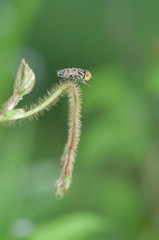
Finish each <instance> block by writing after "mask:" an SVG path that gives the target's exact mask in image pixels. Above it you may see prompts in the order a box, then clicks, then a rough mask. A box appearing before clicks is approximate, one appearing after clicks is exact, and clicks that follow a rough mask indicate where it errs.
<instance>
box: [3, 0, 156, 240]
mask: <svg viewBox="0 0 159 240" xmlns="http://www.w3.org/2000/svg"><path fill="white" fill-rule="evenodd" d="M158 12H159V1H156V0H151V1H150V0H144V1H140V0H98V1H97V0H76V1H75V0H65V1H64V0H52V1H51V0H45V1H44V0H34V1H33V0H10V1H9V0H5V1H2V0H1V1H0V103H1V104H3V103H4V102H5V101H6V100H7V99H8V98H9V96H10V95H11V93H12V88H13V83H14V78H15V75H16V71H17V69H18V66H19V63H20V61H21V59H22V58H23V57H25V59H26V61H27V62H28V63H29V66H30V67H31V68H32V69H33V70H34V72H35V75H36V85H35V87H34V90H33V91H32V93H31V94H29V95H27V96H26V97H25V98H24V101H23V102H22V103H20V104H19V107H22V106H25V105H26V104H29V103H30V102H36V100H37V99H38V98H39V97H40V96H42V95H43V94H45V93H46V90H48V89H50V88H51V86H52V84H54V83H58V82H59V79H58V78H57V76H56V71H57V70H58V69H62V68H67V67H80V68H83V69H88V70H90V71H91V73H92V75H93V79H92V80H91V81H90V82H89V84H90V85H91V88H88V87H86V86H85V85H82V84H80V86H81V89H82V102H83V103H82V134H81V141H80V144H79V150H78V154H77V157H76V163H75V166H74V171H73V181H72V184H71V188H70V190H69V193H68V194H67V195H66V196H65V197H64V198H63V199H62V200H60V201H58V200H56V198H55V196H54V194H53V184H54V182H55V180H56V179H57V178H58V177H59V174H60V169H59V163H60V156H61V154H62V151H63V148H64V144H65V142H66V139H67V112H68V99H67V97H64V98H62V99H61V101H60V102H59V103H58V105H57V106H55V107H54V108H53V109H52V110H51V111H50V112H49V113H46V114H45V116H43V117H40V118H39V121H32V122H29V121H25V122H24V124H22V125H21V126H19V125H16V126H15V127H11V128H5V127H2V126H1V127H0V146H1V147H0V149H1V150H0V240H16V239H25V240H53V239H55V240H97V239H98V240H107V239H109V240H150V239H151V240H158V239H159V147H158V146H159V14H158Z"/></svg>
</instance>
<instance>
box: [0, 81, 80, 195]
mask: <svg viewBox="0 0 159 240" xmlns="http://www.w3.org/2000/svg"><path fill="white" fill-rule="evenodd" d="M20 87H21V86H20ZM65 93H67V94H68V96H69V131H68V141H67V143H66V145H65V149H64V154H63V155H62V158H61V175H60V178H59V180H57V182H56V184H55V193H56V196H57V198H58V199H61V198H62V197H63V195H64V194H65V193H66V192H67V191H68V189H69V186H70V183H71V177H72V169H73V163H74V160H75V153H76V150H77V146H78V142H79V136H80V125H81V124H80V108H81V107H80V106H81V101H80V89H79V87H77V86H76V85H75V84H74V83H73V82H69V81H68V82H65V83H61V84H60V85H58V86H57V87H56V88H54V89H52V91H51V93H48V97H46V98H45V99H44V100H43V101H40V102H39V103H38V104H37V106H35V107H33V108H31V109H30V110H28V111H25V110H24V109H11V107H10V106H11V101H12V99H15V98H13V97H11V98H10V99H9V100H8V101H7V103H6V104H5V108H4V110H3V111H2V113H1V114H0V123H1V124H4V125H5V124H10V123H13V122H16V121H17V120H22V119H27V118H33V117H36V116H38V115H39V114H40V113H42V112H43V111H44V110H48V109H49V107H50V106H52V105H53V104H55V103H56V102H57V100H58V99H59V97H60V96H62V95H63V94H65ZM18 94H19V92H18ZM14 102H15V103H14V106H15V105H16V104H17V102H18V101H14ZM7 106H9V107H7Z"/></svg>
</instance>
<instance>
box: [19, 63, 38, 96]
mask: <svg viewBox="0 0 159 240" xmlns="http://www.w3.org/2000/svg"><path fill="white" fill-rule="evenodd" d="M34 84H35V74H34V72H33V70H32V69H31V68H29V66H28V64H26V62H25V60H24V59H23V60H22V61H21V63H20V66H19V69H18V72H17V76H16V80H15V84H14V93H16V94H18V95H19V97H21V98H22V97H23V96H24V95H26V94H28V93H30V92H31V91H32V89H33V87H34Z"/></svg>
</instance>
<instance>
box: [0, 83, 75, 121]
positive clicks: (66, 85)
mask: <svg viewBox="0 0 159 240" xmlns="http://www.w3.org/2000/svg"><path fill="white" fill-rule="evenodd" d="M69 87H71V88H72V90H73V89H74V88H75V86H74V84H72V83H71V82H68V83H64V84H62V85H61V86H59V87H58V88H57V89H56V91H55V92H54V93H53V94H51V95H50V96H49V97H48V98H47V99H46V100H44V101H43V102H42V103H40V104H39V105H38V106H36V107H34V108H32V109H30V110H29V111H26V112H21V113H18V114H13V115H9V111H8V112H7V115H6V114H5V113H4V114H3V113H2V114H1V115H0V123H2V124H3V123H6V122H7V123H9V122H12V121H15V120H20V119H26V118H29V117H33V116H35V115H37V114H38V113H40V112H42V111H43V110H45V109H47V107H48V106H49V105H51V104H52V103H54V101H56V99H57V98H58V97H59V96H60V95H61V94H62V93H63V92H64V91H65V90H66V89H68V88H69ZM15 110H16V109H15Z"/></svg>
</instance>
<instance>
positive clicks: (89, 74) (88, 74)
mask: <svg viewBox="0 0 159 240" xmlns="http://www.w3.org/2000/svg"><path fill="white" fill-rule="evenodd" d="M90 78H91V73H90V72H88V71H87V72H86V74H85V81H88V80H89V79H90Z"/></svg>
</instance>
